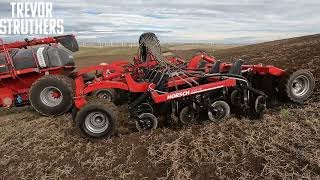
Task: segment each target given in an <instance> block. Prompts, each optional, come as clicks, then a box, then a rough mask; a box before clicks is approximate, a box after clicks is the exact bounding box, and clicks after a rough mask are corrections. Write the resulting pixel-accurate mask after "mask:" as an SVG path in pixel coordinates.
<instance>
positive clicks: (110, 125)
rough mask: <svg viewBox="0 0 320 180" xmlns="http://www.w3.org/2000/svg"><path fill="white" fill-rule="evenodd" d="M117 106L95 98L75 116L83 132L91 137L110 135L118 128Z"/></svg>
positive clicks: (78, 126)
mask: <svg viewBox="0 0 320 180" xmlns="http://www.w3.org/2000/svg"><path fill="white" fill-rule="evenodd" d="M117 115H118V113H117V107H116V106H115V105H114V104H113V103H110V102H107V101H105V100H103V99H96V98H93V99H91V100H89V101H88V103H87V104H86V105H85V106H84V107H82V108H81V109H80V110H79V111H78V113H77V115H76V118H75V121H76V125H77V128H78V129H79V130H80V132H81V134H82V135H84V136H87V137H91V138H102V137H110V136H112V135H113V134H114V132H115V129H116V117H117Z"/></svg>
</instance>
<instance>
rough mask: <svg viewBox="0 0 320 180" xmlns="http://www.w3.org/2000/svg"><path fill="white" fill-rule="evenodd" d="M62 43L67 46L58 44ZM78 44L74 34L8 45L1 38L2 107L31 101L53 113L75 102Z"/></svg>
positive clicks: (56, 113) (65, 108)
mask: <svg viewBox="0 0 320 180" xmlns="http://www.w3.org/2000/svg"><path fill="white" fill-rule="evenodd" d="M59 44H61V45H63V46H64V47H65V48H62V47H60V46H58V45H59ZM66 49H68V50H70V51H72V52H75V51H78V49H79V47H78V44H77V41H76V40H75V37H74V36H73V35H67V36H58V37H49V38H43V39H32V40H28V39H26V40H25V41H21V42H15V43H10V44H5V43H4V42H3V40H0V106H1V107H4V108H10V107H12V106H22V105H25V104H29V103H30V104H31V105H32V106H33V107H34V108H35V110H36V111H38V112H39V113H41V114H43V115H46V116H51V115H60V114H63V113H65V112H67V111H68V110H69V109H70V108H71V107H72V105H73V97H74V83H73V80H72V79H71V78H69V76H70V74H71V73H72V72H73V71H74V70H75V63H74V60H73V56H72V55H71V54H70V53H69V52H68V50H66Z"/></svg>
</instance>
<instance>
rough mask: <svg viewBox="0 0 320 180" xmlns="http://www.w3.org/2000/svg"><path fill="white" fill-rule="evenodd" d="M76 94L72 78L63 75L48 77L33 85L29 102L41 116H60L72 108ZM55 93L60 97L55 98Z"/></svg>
mask: <svg viewBox="0 0 320 180" xmlns="http://www.w3.org/2000/svg"><path fill="white" fill-rule="evenodd" d="M74 92H75V91H74V81H73V80H72V79H71V78H68V77H66V76H63V75H47V76H43V77H41V78H40V79H38V80H37V81H36V82H34V83H33V84H32V86H31V88H30V90H29V100H30V104H31V105H32V106H33V108H34V109H35V110H36V111H37V112H39V113H40V114H42V115H45V116H58V115H61V114H63V113H65V112H68V111H69V110H70V109H71V108H72V105H73V97H74ZM54 93H55V95H57V96H59V97H54ZM50 95H51V96H52V97H50Z"/></svg>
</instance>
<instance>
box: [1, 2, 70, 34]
mask: <svg viewBox="0 0 320 180" xmlns="http://www.w3.org/2000/svg"><path fill="white" fill-rule="evenodd" d="M8 6H11V18H2V19H0V34H7V35H11V34H13V35H27V34H29V35H48V34H63V33H64V27H63V19H56V18H54V17H53V4H52V2H11V3H10V4H8Z"/></svg>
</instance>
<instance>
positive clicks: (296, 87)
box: [291, 75, 310, 97]
mask: <svg viewBox="0 0 320 180" xmlns="http://www.w3.org/2000/svg"><path fill="white" fill-rule="evenodd" d="M291 89H292V93H293V94H294V95H295V96H299V97H300V96H304V95H305V94H306V93H307V92H308V91H309V89H310V82H309V79H308V78H307V77H306V76H304V75H300V76H298V77H297V78H296V79H295V80H294V81H293V83H292V86H291Z"/></svg>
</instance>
